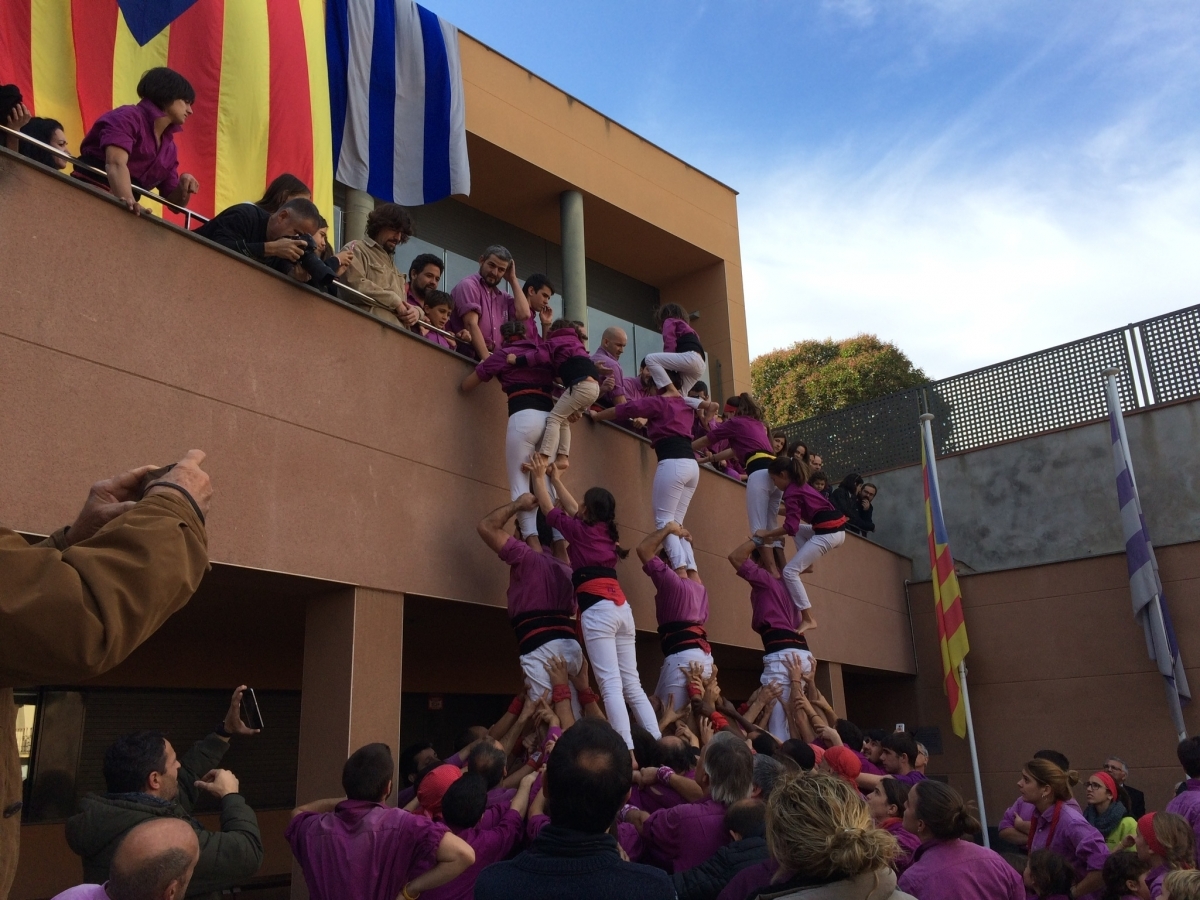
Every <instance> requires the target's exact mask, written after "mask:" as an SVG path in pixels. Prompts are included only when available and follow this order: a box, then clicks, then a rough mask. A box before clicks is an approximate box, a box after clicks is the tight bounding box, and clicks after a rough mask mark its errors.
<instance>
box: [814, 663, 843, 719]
mask: <svg viewBox="0 0 1200 900" xmlns="http://www.w3.org/2000/svg"><path fill="white" fill-rule="evenodd" d="M817 690H819V691H820V692H821V693H822V694H824V695H825V699H826V700H828V701H829V703H830V705H831V706H832V707H833V711H834V712H836V713H837V714H838V718H839V719H844V718H846V688H845V685H844V684H843V683H842V664H841V663H835V662H823V663H821V665H820V667H819V668H818V669H817ZM829 724H831V725H832V724H833V723H832V722H830V723H829Z"/></svg>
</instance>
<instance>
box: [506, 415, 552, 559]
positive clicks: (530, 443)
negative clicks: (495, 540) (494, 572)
mask: <svg viewBox="0 0 1200 900" xmlns="http://www.w3.org/2000/svg"><path fill="white" fill-rule="evenodd" d="M549 415H550V413H548V412H543V411H542V410H540V409H522V410H520V411H519V412H515V413H513V414H512V415H511V416H509V417H508V432H507V434H506V435H505V437H504V464H505V468H507V469H508V487H509V492H510V494H511V498H512V499H513V500H516V499H517V498H518V497H520V496H521V495H522V494H528V493H529V492H530V490H531V488H530V486H529V485H530V477H531V476H530V474H529V473H528V472H524V471H522V470H521V465H522V464H523V463H527V462H529V457H531V456H533V451H534V450H536V449H537V446H538V444H539V443H541V440H542V433H543V432H544V431H545V430H546V417H547V416H549ZM546 487H547V489H549V487H550V479H549V477H547V478H546ZM517 524H518V525H519V526H520V527H521V536H522V537H528V536H529V535H531V534H537V510H536V509H532V510H528V511H526V512H519V513H517Z"/></svg>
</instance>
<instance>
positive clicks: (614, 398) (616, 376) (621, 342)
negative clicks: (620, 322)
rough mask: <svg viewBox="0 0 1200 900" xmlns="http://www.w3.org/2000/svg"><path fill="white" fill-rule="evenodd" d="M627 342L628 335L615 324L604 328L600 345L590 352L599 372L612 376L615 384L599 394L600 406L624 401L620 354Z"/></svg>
mask: <svg viewBox="0 0 1200 900" xmlns="http://www.w3.org/2000/svg"><path fill="white" fill-rule="evenodd" d="M628 343H629V336H628V335H627V334H626V333H625V330H624V329H622V328H617V327H616V326H614V327H612V328H605V329H604V334H603V335H602V336H601V338H600V346H599V347H598V348H597V349H596V352H595V353H593V354H592V362H594V363H595V364H596V365H597V366H599V367H600V373H601V374H602V375H603V376H604V377H605V378H612V380H613V382H614V383H615V386H614V387H613V388H612V390H609V391H605V392H604V393H603V394H601V395H600V399H599V403H600V405H601V406H604V407H609V406H616V405H617V404H618V403H624V402H625V373H624V372H623V371H622V370H621V354H622V353H624V352H625V347H626V345H627V344H628Z"/></svg>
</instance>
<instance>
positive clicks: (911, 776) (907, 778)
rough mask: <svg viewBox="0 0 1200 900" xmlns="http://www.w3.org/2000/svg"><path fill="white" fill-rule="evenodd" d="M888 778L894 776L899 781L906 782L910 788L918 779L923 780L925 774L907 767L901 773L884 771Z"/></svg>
mask: <svg viewBox="0 0 1200 900" xmlns="http://www.w3.org/2000/svg"><path fill="white" fill-rule="evenodd" d="M886 774H887V776H888V777H889V778H895V779H896V780H897V781H899V782H903V783H904V784H907V785H908V786H909V787H910V788H911V787H912V786H913V785H914V784H916V783H917V782H918V781H924V780H925V776H924V775H923V774H922V773H920V772H918V771H917V770H916V769H909V770H908V771H907V772H905V773H904V774H903V775H893V774H892V773H891V772H887V773H886Z"/></svg>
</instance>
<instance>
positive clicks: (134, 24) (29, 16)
mask: <svg viewBox="0 0 1200 900" xmlns="http://www.w3.org/2000/svg"><path fill="white" fill-rule="evenodd" d="M155 66H169V67H170V68H172V69H175V70H176V71H178V72H179V73H180V74H182V75H183V76H184V77H185V78H187V80H188V81H190V82H191V84H192V87H194V88H195V89H196V102H195V104H194V106H193V110H194V112H193V114H192V116H191V118H189V119H188V121H187V124H186V125H184V128H183V131H182V132H181V133H180V134H178V135H177V136H176V138H175V142H176V145H177V146H178V148H179V170H180V172H190V173H192V174H193V175H195V176H196V178H197V180H198V181H199V182H200V192H199V193H198V194H197V195H196V196H194V197H193V198H192V202H191V204H190V208H191V209H193V210H195V211H196V212H198V213H200V214H201V215H205V216H211V215H213V213H215V212H219V211H220V210H222V209H224V208H225V207H227V206H230V205H232V204H234V203H238V202H241V201H244V200H257V199H258V198H259V197H260V196H261V195H262V192H263V189H264V187H265V186H266V185H267V183H268V182H270V180H271V179H272V178H274V177H275V176H277V175H280V174H282V173H284V172H291V173H292V174H293V175H296V176H298V177H299V178H301V179H302V180H303V181H304V182H305V183H306V184H308V185H309V186H310V187H311V188H312V190H313V200H314V202H315V203H316V204H317V206H318V207H319V208H320V209H321V211H322V212H323V213H324V214H325V216H326V217H327V218H328V217H329V216H330V214H331V212H332V209H333V148H332V134H331V131H330V122H329V76H328V70H327V67H326V61H325V11H324V2H323V0H3V2H2V3H0V83H5V84H8V83H15V84H16V85H17V86H18V87H19V88H20V89H21V93H22V94H23V95H24V97H25V103H26V105H28V106H29V107H30V108H31V110H32V112H33V114H34V115H36V116H46V117H48V118H52V119H57V120H58V121H60V122H62V123H63V126H64V130H65V132H66V135H67V140H68V142H69V147H70V150H71V151H72V152H73V153H78V152H79V144H80V141H81V140H82V139H83V136H84V134H85V133H86V132H87V129H88V128H90V127H91V125H92V123H93V122H95V121H96V119H97V118H98V117H99V116H101V115H102V114H103V113H106V112H108V111H109V110H110V109H113V108H114V107H117V106H123V105H125V104H130V103H137V102H138V97H137V92H136V90H135V88H136V87H137V83H138V80H139V79H140V78H141V76H142V73H144V72H145V71H146V70H147V69H151V68H154V67H155Z"/></svg>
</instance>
